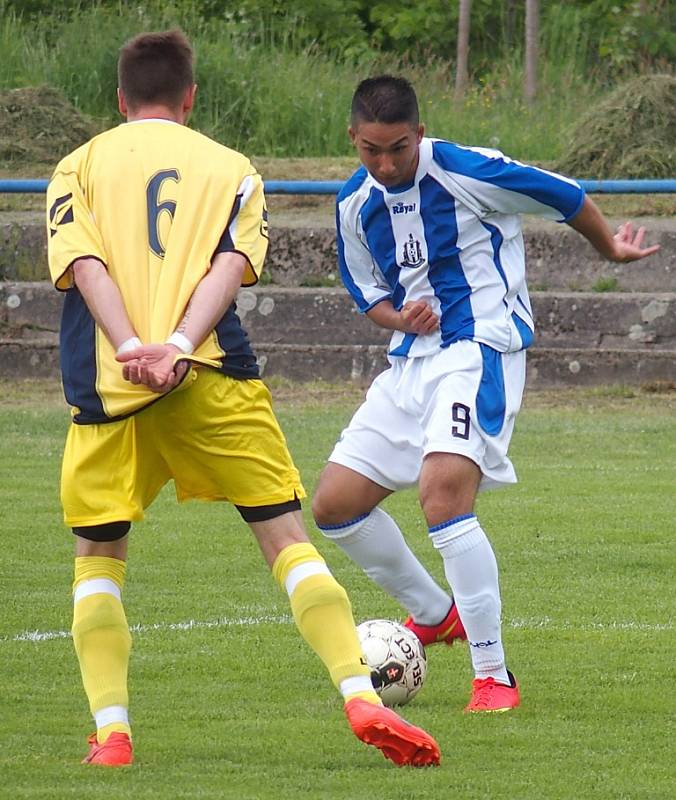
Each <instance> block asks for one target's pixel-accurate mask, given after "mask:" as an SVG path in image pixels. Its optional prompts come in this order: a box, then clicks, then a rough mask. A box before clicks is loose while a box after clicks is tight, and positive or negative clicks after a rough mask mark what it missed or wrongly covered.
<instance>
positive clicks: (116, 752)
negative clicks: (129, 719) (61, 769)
mask: <svg viewBox="0 0 676 800" xmlns="http://www.w3.org/2000/svg"><path fill="white" fill-rule="evenodd" d="M87 744H88V745H89V752H88V753H87V756H86V758H84V759H83V760H82V763H83V764H99V765H101V766H104V767H127V766H129V765H130V764H131V763H132V761H133V760H134V754H133V751H132V746H131V739H130V738H129V736H128V735H127V734H126V733H119V732H117V731H114V732H113V733H111V734H110V736H109V737H108V738H107V739H106V741H105V742H104V743H103V744H99V743H98V740H97V739H96V734H95V733H92V735H91V736H90V737H89V738H88V739H87Z"/></svg>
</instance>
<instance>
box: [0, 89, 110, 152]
mask: <svg viewBox="0 0 676 800" xmlns="http://www.w3.org/2000/svg"><path fill="white" fill-rule="evenodd" d="M96 132H97V131H96V128H95V126H94V124H93V123H92V122H91V121H89V120H88V119H87V118H85V117H84V116H83V115H82V114H80V112H79V111H78V110H77V109H76V108H75V107H74V106H73V105H71V103H69V102H68V100H66V98H65V97H64V95H63V94H62V93H61V92H60V91H59V90H58V89H53V88H52V87H50V86H39V87H35V88H34V87H29V88H25V89H10V90H8V91H0V162H3V163H4V164H5V165H7V166H9V165H17V166H18V165H21V164H25V163H30V164H51V165H54V164H56V162H57V161H58V160H59V159H60V158H62V157H63V156H65V155H66V154H67V153H69V152H70V151H71V150H74V149H75V148H76V147H78V146H79V145H81V144H83V143H84V142H86V141H87V140H88V139H90V138H91V137H92V136H93V135H94V134H95V133H96Z"/></svg>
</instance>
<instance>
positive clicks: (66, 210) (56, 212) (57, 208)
mask: <svg viewBox="0 0 676 800" xmlns="http://www.w3.org/2000/svg"><path fill="white" fill-rule="evenodd" d="M74 219H75V218H74V216H73V193H72V192H69V193H68V194H64V195H63V196H62V197H57V198H56V200H55V201H54V202H53V203H52V207H51V208H50V209H49V235H50V237H51V236H54V235H55V234H56V229H57V227H58V226H59V225H67V224H68V223H69V222H73V221H74Z"/></svg>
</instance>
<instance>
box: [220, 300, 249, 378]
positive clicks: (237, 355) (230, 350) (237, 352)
mask: <svg viewBox="0 0 676 800" xmlns="http://www.w3.org/2000/svg"><path fill="white" fill-rule="evenodd" d="M236 309H237V306H236V304H235V303H233V304H232V305H231V306H230V308H229V309H228V310H227V311H226V312H225V314H224V315H223V317H222V318H221V320H220V322H219V323H218V325H216V337H217V338H218V344H219V346H220V347H222V348H223V350H224V351H225V357H224V358H223V359H222V366H221V368H220V372H222V373H223V374H225V375H230V377H232V378H240V379H242V378H258V377H259V371H258V364H257V363H256V356H255V355H254V354H253V350H252V349H251V345H250V343H249V337H248V335H247V333H246V331H245V330H244V328H243V327H242V323H241V322H240V319H239V317H238V316H237V310H236Z"/></svg>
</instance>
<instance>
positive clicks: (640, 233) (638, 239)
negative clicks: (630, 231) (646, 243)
mask: <svg viewBox="0 0 676 800" xmlns="http://www.w3.org/2000/svg"><path fill="white" fill-rule="evenodd" d="M644 237H645V228H644V227H643V226H641V227H640V228H639V229H638V230H637V231H636V236H634V244H635V245H636V247H640V246H641V245H642V244H643V238H644Z"/></svg>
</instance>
